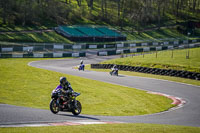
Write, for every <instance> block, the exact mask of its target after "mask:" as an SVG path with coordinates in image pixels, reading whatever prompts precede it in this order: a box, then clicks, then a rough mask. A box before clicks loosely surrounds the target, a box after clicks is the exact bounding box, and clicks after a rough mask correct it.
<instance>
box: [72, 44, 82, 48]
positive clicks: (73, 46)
mask: <svg viewBox="0 0 200 133" xmlns="http://www.w3.org/2000/svg"><path fill="white" fill-rule="evenodd" d="M72 48H73V49H81V45H72Z"/></svg>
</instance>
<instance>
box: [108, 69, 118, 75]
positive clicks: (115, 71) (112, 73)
mask: <svg viewBox="0 0 200 133" xmlns="http://www.w3.org/2000/svg"><path fill="white" fill-rule="evenodd" d="M110 75H111V76H112V75H115V76H118V69H116V70H112V71H111V72H110Z"/></svg>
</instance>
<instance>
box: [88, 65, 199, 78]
mask: <svg viewBox="0 0 200 133" xmlns="http://www.w3.org/2000/svg"><path fill="white" fill-rule="evenodd" d="M112 67H113V64H91V68H95V69H111V68H112ZM117 68H118V69H119V70H123V71H133V72H141V73H149V74H155V75H165V76H174V77H181V78H188V79H194V80H200V73H196V72H189V71H183V70H172V69H159V68H148V67H137V66H126V65H117Z"/></svg>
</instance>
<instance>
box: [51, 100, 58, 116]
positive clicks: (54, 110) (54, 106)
mask: <svg viewBox="0 0 200 133" xmlns="http://www.w3.org/2000/svg"><path fill="white" fill-rule="evenodd" d="M49 107H50V110H51V112H52V113H54V114H57V113H58V112H59V107H58V105H57V103H56V100H55V99H52V100H51V102H50V105H49Z"/></svg>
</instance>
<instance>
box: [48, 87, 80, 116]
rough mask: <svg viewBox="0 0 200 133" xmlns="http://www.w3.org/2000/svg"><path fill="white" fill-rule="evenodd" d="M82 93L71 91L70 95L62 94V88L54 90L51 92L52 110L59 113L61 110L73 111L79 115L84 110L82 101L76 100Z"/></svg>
mask: <svg viewBox="0 0 200 133" xmlns="http://www.w3.org/2000/svg"><path fill="white" fill-rule="evenodd" d="M79 95H80V93H77V92H70V93H69V95H68V96H65V95H63V94H62V91H61V90H53V91H52V94H51V98H52V100H51V102H50V110H51V112H52V113H54V114H57V113H58V112H59V111H63V112H72V114H73V115H79V114H80V113H81V110H82V106H81V103H80V102H79V101H78V100H76V97H77V96H79Z"/></svg>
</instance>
